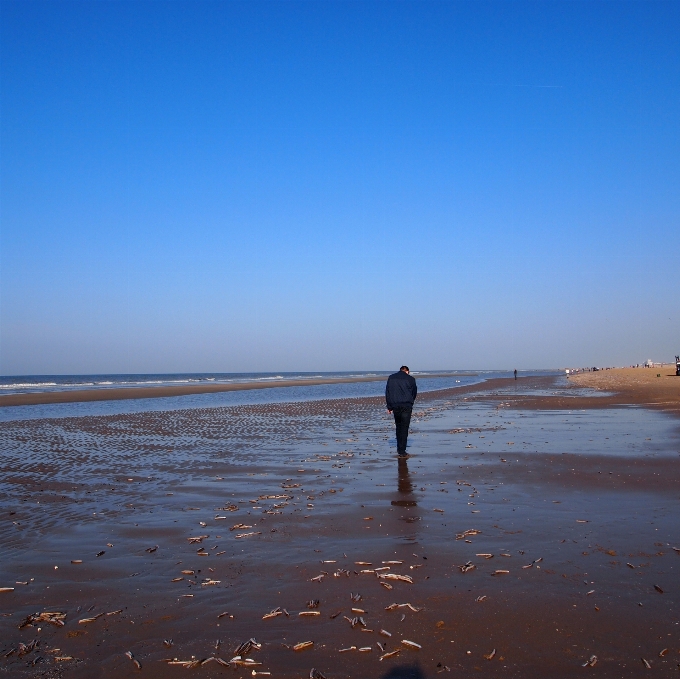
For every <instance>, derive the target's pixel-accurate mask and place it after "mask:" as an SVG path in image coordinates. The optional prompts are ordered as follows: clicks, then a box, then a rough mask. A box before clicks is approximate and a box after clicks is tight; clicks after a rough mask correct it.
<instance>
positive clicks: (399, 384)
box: [385, 365, 418, 457]
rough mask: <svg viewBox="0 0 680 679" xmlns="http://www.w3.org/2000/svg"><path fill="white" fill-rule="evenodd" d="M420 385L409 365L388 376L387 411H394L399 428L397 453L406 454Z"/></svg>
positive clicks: (386, 389) (386, 391) (404, 455)
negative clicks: (411, 372)
mask: <svg viewBox="0 0 680 679" xmlns="http://www.w3.org/2000/svg"><path fill="white" fill-rule="evenodd" d="M417 394H418V387H417V386H416V381H415V379H413V377H411V375H410V374H409V369H408V366H406V365H402V366H401V368H400V369H399V372H398V373H394V374H393V375H390V376H389V377H388V378H387V386H386V387H385V401H386V402H387V412H388V413H394V424H395V425H396V428H397V455H399V456H400V457H408V456H407V455H406V439H408V428H409V425H410V424H411V412H412V410H413V402H414V401H415V400H416V396H417Z"/></svg>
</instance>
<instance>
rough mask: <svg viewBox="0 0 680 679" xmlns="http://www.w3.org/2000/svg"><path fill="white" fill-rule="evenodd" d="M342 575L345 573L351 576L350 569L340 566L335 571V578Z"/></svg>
mask: <svg viewBox="0 0 680 679" xmlns="http://www.w3.org/2000/svg"><path fill="white" fill-rule="evenodd" d="M342 575H345V576H347V577H349V576H350V572H349V571H348V570H345V569H344V568H338V570H337V571H335V573H333V577H334V578H339V577H340V576H342Z"/></svg>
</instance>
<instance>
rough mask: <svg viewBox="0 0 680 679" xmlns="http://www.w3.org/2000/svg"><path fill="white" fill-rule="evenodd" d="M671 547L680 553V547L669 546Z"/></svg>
mask: <svg viewBox="0 0 680 679" xmlns="http://www.w3.org/2000/svg"><path fill="white" fill-rule="evenodd" d="M671 549H672V550H673V551H674V552H677V553H678V554H680V547H671Z"/></svg>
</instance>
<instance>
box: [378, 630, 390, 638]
mask: <svg viewBox="0 0 680 679" xmlns="http://www.w3.org/2000/svg"><path fill="white" fill-rule="evenodd" d="M379 634H382V635H383V636H384V637H391V636H392V633H391V632H388V631H387V630H386V629H381V630H380V632H379Z"/></svg>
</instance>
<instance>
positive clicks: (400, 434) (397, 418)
mask: <svg viewBox="0 0 680 679" xmlns="http://www.w3.org/2000/svg"><path fill="white" fill-rule="evenodd" d="M412 411H413V408H411V407H409V406H396V407H395V408H394V409H393V410H392V413H393V414H394V424H395V425H396V427H397V453H398V454H399V455H406V440H407V439H408V428H409V425H410V424H411V412H412Z"/></svg>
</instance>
